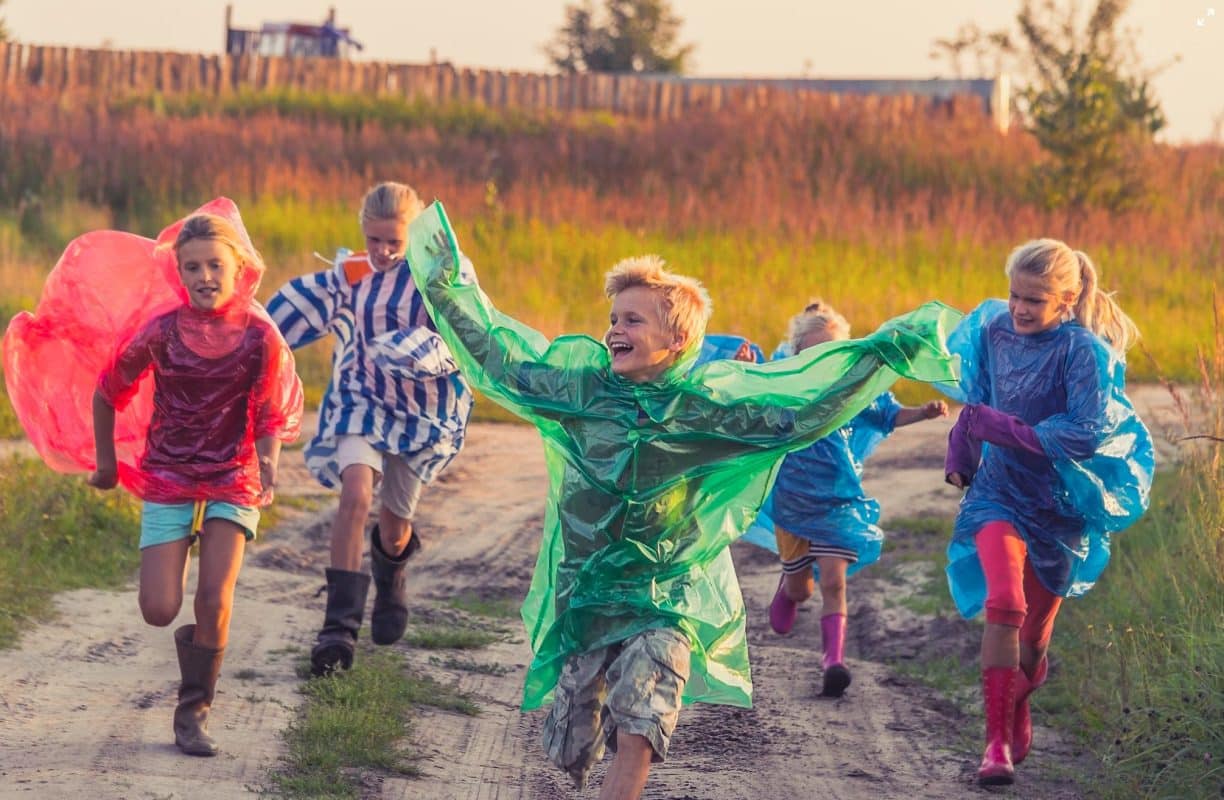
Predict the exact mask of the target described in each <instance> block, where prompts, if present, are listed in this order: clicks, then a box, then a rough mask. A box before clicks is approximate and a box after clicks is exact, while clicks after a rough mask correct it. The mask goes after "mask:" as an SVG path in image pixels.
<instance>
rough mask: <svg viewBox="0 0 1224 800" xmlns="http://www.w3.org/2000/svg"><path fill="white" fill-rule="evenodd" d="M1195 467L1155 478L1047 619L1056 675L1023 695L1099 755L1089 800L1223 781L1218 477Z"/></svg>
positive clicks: (1203, 792) (1223, 621) (1199, 790)
mask: <svg viewBox="0 0 1224 800" xmlns="http://www.w3.org/2000/svg"><path fill="white" fill-rule="evenodd" d="M1207 469H1209V465H1207V464H1194V463H1192V464H1190V465H1187V466H1186V467H1184V468H1182V469H1180V470H1178V471H1170V472H1168V473H1164V474H1161V475H1158V476H1157V483H1156V486H1155V488H1154V490H1153V493H1152V494H1153V497H1154V498H1155V500H1154V502H1153V507H1152V509H1151V510H1150V511H1149V512H1148V514H1147V515H1146V516H1145V517H1144V518H1143V519H1142V520H1140V522H1139V523H1138V524H1137V525H1136V526H1135V527H1134V528H1133V529H1132V530H1129V531H1126V532H1124V533H1123V534H1122V535H1121V536H1119V537H1118V538H1117V540H1115V545H1114V557H1113V561H1112V563H1111V564H1110V567H1109V569H1108V570H1107V571H1106V572H1105V574H1104V575H1103V576H1102V580H1101V581H1100V583H1099V585H1098V586H1096V587H1095V588H1094V589H1093V590H1092V591H1091V592H1090V593H1089V594H1088V595H1086V596H1085V597H1084V598H1082V599H1079V600H1073V601H1069V602H1067V603H1066V604H1064V606H1063V612H1062V613H1061V614H1060V615H1059V620H1058V630H1057V632H1056V635H1055V637H1054V643H1053V648H1052V652H1053V655H1054V658H1055V659H1056V660H1055V664H1056V665H1057V671H1056V672H1055V674H1054V675H1053V678H1052V679H1051V681H1050V684H1049V685H1048V686H1047V687H1046V688H1045V689H1043V690H1042V691H1041V692H1038V693H1037V694H1036V695H1034V700H1033V702H1034V706H1035V708H1036V709H1037V710H1038V711H1037V713H1039V714H1041V715H1043V716H1045V715H1047V714H1048V715H1051V716H1052V718H1053V720H1054V722H1055V724H1056V725H1058V726H1059V727H1061V728H1063V729H1065V730H1066V731H1068V732H1069V733H1071V734H1073V735H1077V736H1079V737H1080V738H1081V739H1082V740H1083V741H1084V742H1085V743H1086V744H1087V745H1088V746H1089V747H1091V748H1092V749H1093V751H1094V752H1096V753H1097V754H1098V756H1099V757H1100V758H1101V761H1102V762H1103V764H1104V766H1105V776H1104V777H1105V783H1104V784H1103V785H1102V786H1101V787H1100V788H1099V796H1101V797H1123V796H1125V797H1135V798H1179V800H1180V799H1185V800H1193V799H1194V798H1203V800H1206V798H1218V797H1219V791H1220V787H1221V786H1224V725H1222V724H1221V720H1224V563H1222V560H1221V556H1220V554H1221V552H1224V550H1221V544H1222V543H1224V526H1222V522H1224V519H1222V518H1221V510H1220V497H1221V494H1220V488H1221V487H1224V481H1221V480H1220V477H1221V473H1220V472H1219V466H1218V465H1217V466H1216V467H1215V469H1216V470H1217V471H1216V473H1215V477H1214V483H1209V482H1208V480H1209V478H1211V475H1210V474H1208V473H1206V472H1205V470H1207ZM1209 489H1210V492H1208V491H1207V490H1209ZM1205 501H1206V502H1205Z"/></svg>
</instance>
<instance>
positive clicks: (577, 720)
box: [408, 203, 959, 800]
mask: <svg viewBox="0 0 1224 800" xmlns="http://www.w3.org/2000/svg"><path fill="white" fill-rule="evenodd" d="M409 243H410V244H409V256H408V263H409V266H410V268H411V270H412V274H413V278H414V280H415V282H416V285H417V288H418V289H419V290H420V292H421V294H422V296H423V297H424V298H425V302H426V304H427V305H428V306H429V310H430V315H431V317H432V318H433V320H434V322H435V324H436V325H437V328H438V331H439V333H440V334H441V336H442V338H443V340H444V341H445V342H446V344H447V345H448V346H449V348H450V349H451V352H452V353H453V354H454V356H455V358H456V360H457V361H458V363H459V367H460V370H461V372H462V373H463V375H464V377H465V378H466V379H467V380H468V381H469V382H470V383H471V385H472V386H473V387H475V388H477V389H479V390H480V391H481V392H483V393H485V394H486V395H487V396H489V397H491V398H492V399H494V400H495V401H497V402H498V403H499V404H501V405H503V406H505V407H506V408H508V409H509V410H511V411H513V412H514V413H516V414H518V415H520V416H522V417H523V418H525V419H528V420H530V421H531V422H533V423H534V424H535V425H536V426H537V428H539V430H540V434H541V436H542V437H543V440H544V452H545V459H546V463H547V465H548V471H549V494H548V503H547V508H546V511H545V518H544V538H543V541H542V543H541V547H540V555H539V558H538V560H537V563H536V570H535V575H534V576H533V578H532V583H531V589H530V591H529V593H528V595H527V599H526V601H525V603H524V606H523V612H522V615H523V621H524V623H525V625H526V628H527V633H528V635H529V637H530V639H531V647H532V651H533V652H534V654H535V655H534V659H533V661H532V663H531V666H530V667H529V668H528V673H527V681H526V686H525V688H524V695H523V704H522V707H523V709H524V710H529V709H533V708H539V707H540V706H542V705H544V704H545V703H548V702H549V701H550V700H552V702H553V706H552V708H551V710H550V712H549V715H548V718H547V719H546V720H545V723H544V746H545V749H546V750H547V751H548V755H549V757H550V758H551V759H552V761H553V762H554V763H556V764H557V765H558V766H559V767H561V768H562V769H564V770H565V771H566V772H568V773H569V774H570V776H571V777H573V779H574V781H575V783H576V784H577V785H578V786H579V787H581V786H583V785H584V784H585V781H586V778H587V775H588V774H589V772H590V770H591V768H592V767H593V766H594V764H596V763H598V761H599V760H600V759H601V758H602V757H603V753H604V748H605V745H607V746H609V747H611V748H612V749H613V750H614V751H615V753H616V756H615V758H614V760H613V762H612V766H611V767H610V768H609V770H608V773H607V777H606V778H605V780H604V784H603V787H602V790H601V793H600V797H601V798H604V799H605V800H606V799H607V798H636V797H638V796H639V794H640V792H641V790H642V788H643V787H644V786H645V783H646V778H647V774H648V773H649V770H650V765H651V762H652V761H662V760H663V758H664V757H665V756H666V754H667V747H668V743H669V741H670V738H671V734H672V731H673V729H674V728H675V724H676V720H677V717H678V714H679V710H680V704H681V700H682V699H683V700H684V701H687V702H710V703H725V704H730V705H737V706H744V707H747V706H749V705H750V704H751V697H752V684H751V679H750V677H749V670H748V648H747V642H746V633H745V625H744V622H745V615H744V604H743V599H742V597H741V596H740V590H739V583H738V581H737V580H736V576H735V571H734V568H733V566H732V563H731V556H730V552H729V550H728V545H729V544H730V543H731V542H732V541H734V540H735V539H736V537H738V536H739V535H740V534H741V533H743V531H744V530H745V529H746V528H747V527H748V525H749V524H750V523H751V522H752V520H753V519H754V518H755V516H756V514H757V511H758V509H759V508H760V506H761V504H762V502H764V500H765V497H766V495H767V494H768V492H769V488H770V486H771V484H772V483H773V479H774V476H775V473H776V471H777V468H778V465H779V463H780V462H781V460H782V458H783V456H785V455H786V453H787V452H788V451H790V450H794V449H797V448H801V447H805V446H807V445H809V444H811V443H812V442H814V441H815V440H817V439H819V438H820V437H822V436H824V435H825V434H827V433H829V432H831V431H833V430H836V429H837V428H838V427H840V426H841V425H843V424H844V423H845V422H846V421H848V420H849V419H850V418H851V417H853V416H854V415H855V414H857V413H858V412H859V411H861V410H862V409H863V408H865V407H866V406H867V404H868V403H870V402H871V401H872V399H874V398H875V397H876V396H878V395H879V394H880V393H881V392H882V391H884V389H885V388H886V387H887V386H889V385H890V384H891V383H892V382H893V381H894V380H895V379H896V378H897V377H898V375H904V376H906V377H910V378H914V379H917V380H925V381H952V380H955V377H956V376H955V373H954V371H953V365H952V359H951V356H950V355H949V354H948V352H947V349H946V347H945V345H944V342H945V335H946V332H947V331H949V330H951V328H952V327H953V326H954V325H955V324H956V322H957V320H958V319H959V314H958V313H957V312H955V311H953V310H951V309H949V308H947V307H945V306H942V305H939V304H928V305H926V306H923V307H922V308H920V309H919V310H918V311H915V312H913V313H911V314H909V315H907V316H905V317H901V318H898V319H896V320H893V321H892V322H890V323H888V324H886V325H885V326H884V327H882V328H881V329H880V330H879V331H877V332H876V333H874V334H872V335H871V336H868V337H866V338H864V339H857V340H848V341H837V342H831V343H829V344H827V345H822V346H819V347H815V348H810V349H809V350H806V351H804V353H802V354H800V355H799V356H796V357H794V358H789V359H786V360H784V361H777V362H772V363H769V364H748V363H743V362H737V361H730V360H728V361H715V362H711V363H709V364H706V365H703V366H701V367H699V368H697V369H695V370H692V371H691V372H690V370H691V368H692V365H693V362H694V361H695V359H696V357H697V353H698V351H699V350H700V346H701V340H702V335H703V333H704V330H705V325H706V321H707V320H708V319H709V317H710V311H711V308H710V300H709V296H708V295H707V294H706V292H705V290H704V289H703V288H702V287H701V285H700V284H699V283H698V282H697V281H694V280H692V279H690V278H684V277H681V276H678V275H674V274H671V273H669V272H667V271H666V270H664V269H663V262H662V261H661V259H658V258H657V257H653V256H647V257H643V258H636V259H628V260H626V261H622V262H621V263H620V264H617V265H616V266H615V267H614V268H613V269H612V270H611V271H610V272H609V273H608V276H607V284H606V287H605V291H606V293H607V294H608V296H609V298H610V299H611V301H612V310H611V316H610V321H611V326H610V327H609V329H608V332H607V333H606V334H605V336H604V341H603V342H599V341H596V340H595V339H593V338H591V337H589V336H561V337H558V338H557V339H556V340H554V341H552V342H549V341H548V340H547V339H546V338H545V337H544V336H542V335H541V334H540V333H538V332H536V331H534V330H532V329H530V328H528V327H527V326H525V325H523V324H521V323H519V322H517V321H516V320H514V319H511V318H510V317H507V316H505V315H504V314H501V313H500V312H498V311H497V310H496V309H495V308H494V307H493V305H492V303H490V302H489V299H488V297H486V296H485V294H484V293H483V292H482V291H481V289H480V287H479V285H478V284H477V283H476V279H475V275H474V272H473V270H472V268H471V264H470V263H469V262H468V261H467V260H466V259H464V258H462V257H461V256H460V254H459V248H458V245H457V243H456V242H455V238H454V233H453V231H452V229H451V227H450V223H449V221H448V220H447V218H446V215H445V212H444V211H443V210H442V207H441V205H440V204H438V203H435V204H434V205H433V206H431V207H430V208H428V209H426V210H425V212H424V213H423V214H421V216H420V217H418V218H417V220H416V221H415V222H413V223H412V226H411V228H410V231H409Z"/></svg>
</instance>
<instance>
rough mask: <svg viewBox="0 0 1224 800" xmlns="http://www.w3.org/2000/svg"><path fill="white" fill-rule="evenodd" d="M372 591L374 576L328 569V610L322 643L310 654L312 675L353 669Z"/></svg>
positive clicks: (324, 617)
mask: <svg viewBox="0 0 1224 800" xmlns="http://www.w3.org/2000/svg"><path fill="white" fill-rule="evenodd" d="M369 591H370V576H369V575H366V574H365V573H364V572H349V571H348V570H344V569H328V570H327V610H326V611H325V612H323V628H322V630H320V631H319V636H318V641H316V642H315V646H314V649H312V650H311V651H310V674H312V675H314V676H316V677H317V676H320V675H327V674H328V673H330V672H334V671H335V670H337V669H348V668H349V667H351V666H353V650H354V648H355V647H356V645H357V631H358V630H360V629H361V617H362V615H363V614H364V613H365V604H366V595H367V594H368V593H369Z"/></svg>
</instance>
